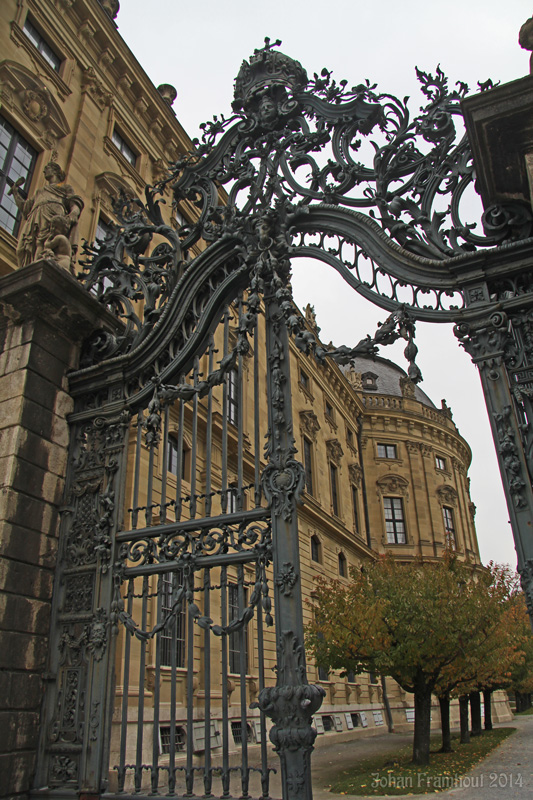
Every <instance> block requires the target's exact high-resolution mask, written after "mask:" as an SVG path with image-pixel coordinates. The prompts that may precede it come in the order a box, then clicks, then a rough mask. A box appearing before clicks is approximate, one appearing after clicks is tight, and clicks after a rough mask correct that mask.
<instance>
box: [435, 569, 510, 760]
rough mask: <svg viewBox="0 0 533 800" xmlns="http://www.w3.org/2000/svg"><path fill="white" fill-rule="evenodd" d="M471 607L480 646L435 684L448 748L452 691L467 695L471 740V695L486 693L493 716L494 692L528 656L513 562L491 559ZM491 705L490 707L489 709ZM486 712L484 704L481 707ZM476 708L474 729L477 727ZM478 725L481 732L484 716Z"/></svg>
mask: <svg viewBox="0 0 533 800" xmlns="http://www.w3.org/2000/svg"><path fill="white" fill-rule="evenodd" d="M475 580H476V585H475V586H474V587H472V588H473V589H474V590H477V591H474V592H473V594H472V600H473V601H475V603H476V605H475V606H474V607H473V608H472V609H471V611H472V613H474V614H475V615H476V620H477V623H476V624H477V638H476V641H475V647H471V648H468V649H465V650H464V651H463V652H462V653H459V654H458V657H457V658H456V659H455V660H454V661H453V662H452V663H451V664H449V665H448V666H447V667H446V668H445V669H444V670H443V672H442V675H441V677H440V678H439V681H438V683H437V686H436V687H435V694H436V695H437V696H438V698H439V705H440V711H441V722H442V725H441V728H442V750H443V752H450V751H451V735H450V713H449V704H450V696H456V697H459V698H460V699H461V698H462V700H463V703H464V704H465V706H464V707H463V708H462V709H461V710H462V712H463V713H462V714H461V741H462V742H464V741H468V740H469V731H468V696H469V695H470V696H471V698H472V697H475V696H476V694H477V696H478V697H479V692H481V691H482V692H483V693H484V697H485V703H486V707H485V713H486V717H488V718H489V719H490V700H491V693H492V692H493V691H494V690H495V689H503V688H506V687H508V686H509V684H510V681H511V675H512V670H513V669H514V668H516V667H517V666H518V664H520V663H522V661H523V659H524V654H523V651H522V648H523V631H522V630H521V624H520V618H521V612H520V609H521V602H523V601H522V595H521V592H520V589H519V587H518V584H517V580H516V573H514V572H513V571H512V570H511V569H510V568H509V567H507V566H501V565H498V564H494V563H492V562H491V563H489V564H488V566H487V567H486V568H484V570H483V572H482V573H481V575H479V576H477V575H476V579H475ZM487 705H488V708H487ZM479 711H480V709H479ZM474 727H476V726H475V725H474V708H472V728H473V732H474ZM477 727H478V728H479V730H477V732H478V733H481V717H479V720H478V723H477Z"/></svg>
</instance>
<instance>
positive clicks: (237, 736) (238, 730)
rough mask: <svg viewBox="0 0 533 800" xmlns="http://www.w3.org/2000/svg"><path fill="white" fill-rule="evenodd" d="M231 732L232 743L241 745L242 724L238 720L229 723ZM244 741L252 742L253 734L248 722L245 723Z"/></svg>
mask: <svg viewBox="0 0 533 800" xmlns="http://www.w3.org/2000/svg"><path fill="white" fill-rule="evenodd" d="M231 732H232V734H233V741H234V742H235V744H242V723H241V721H240V719H234V720H232V721H231ZM246 741H247V742H248V743H252V742H253V741H254V734H253V731H252V726H251V725H250V723H249V722H247V723H246Z"/></svg>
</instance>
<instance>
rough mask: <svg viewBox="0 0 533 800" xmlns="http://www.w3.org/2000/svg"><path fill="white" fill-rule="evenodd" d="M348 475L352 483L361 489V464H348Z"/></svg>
mask: <svg viewBox="0 0 533 800" xmlns="http://www.w3.org/2000/svg"><path fill="white" fill-rule="evenodd" d="M348 475H349V476H350V483H353V485H354V486H357V487H358V488H359V486H360V485H361V481H362V479H363V468H362V467H361V466H360V464H348Z"/></svg>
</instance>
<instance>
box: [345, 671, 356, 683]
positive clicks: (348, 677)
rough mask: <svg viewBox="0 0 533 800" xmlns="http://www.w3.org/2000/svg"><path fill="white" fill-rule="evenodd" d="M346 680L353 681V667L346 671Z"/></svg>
mask: <svg viewBox="0 0 533 800" xmlns="http://www.w3.org/2000/svg"><path fill="white" fill-rule="evenodd" d="M346 680H347V681H348V683H355V672H354V671H353V669H349V670H348V672H347V673H346Z"/></svg>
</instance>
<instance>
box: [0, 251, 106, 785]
mask: <svg viewBox="0 0 533 800" xmlns="http://www.w3.org/2000/svg"><path fill="white" fill-rule="evenodd" d="M116 326H117V321H116V320H115V318H114V317H112V315H111V314H110V313H109V312H107V311H106V310H105V309H104V308H103V307H102V306H101V305H100V304H99V303H98V302H97V301H96V300H95V299H94V298H93V297H92V296H91V295H90V294H89V293H88V292H87V291H86V290H85V289H83V288H82V287H81V286H80V284H79V283H78V282H77V281H76V279H75V278H73V277H72V276H71V275H69V274H68V273H67V272H66V271H65V270H62V269H61V268H60V267H58V266H57V265H56V264H54V263H53V262H50V261H39V262H36V263H34V264H30V265H29V266H27V267H24V268H23V269H20V270H17V271H16V272H14V273H12V274H10V275H7V276H4V277H3V278H1V279H0V352H1V355H0V587H1V588H0V796H2V797H5V796H10V797H15V796H17V795H22V794H24V793H26V792H27V791H28V790H29V788H30V787H31V781H32V777H33V772H34V768H35V757H36V749H37V739H38V735H39V723H40V709H41V703H42V698H43V693H44V688H45V681H46V668H47V667H46V664H47V647H48V634H49V624H50V610H51V600H52V589H53V578H54V569H55V565H56V553H57V532H58V524H57V523H58V513H59V508H60V504H61V496H62V489H63V481H64V476H65V469H66V463H67V446H68V425H67V414H68V413H69V411H71V410H72V401H71V398H70V396H69V394H68V380H67V373H68V371H69V370H71V369H73V368H74V367H76V366H77V364H78V359H79V353H80V347H81V343H82V341H83V340H84V339H85V338H86V337H87V336H88V335H89V334H91V333H92V332H93V331H95V330H96V329H98V328H102V327H104V328H106V329H107V330H113V329H116Z"/></svg>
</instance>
